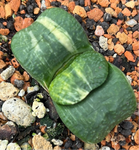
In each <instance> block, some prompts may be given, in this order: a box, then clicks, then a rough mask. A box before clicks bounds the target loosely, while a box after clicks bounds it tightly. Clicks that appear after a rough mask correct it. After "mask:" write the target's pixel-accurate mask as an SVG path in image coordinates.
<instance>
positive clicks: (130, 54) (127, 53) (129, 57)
mask: <svg viewBox="0 0 139 150" xmlns="http://www.w3.org/2000/svg"><path fill="white" fill-rule="evenodd" d="M124 55H125V57H126V58H127V60H129V61H132V62H135V61H136V60H135V58H134V56H133V55H132V53H131V52H129V51H126V52H125V53H124Z"/></svg>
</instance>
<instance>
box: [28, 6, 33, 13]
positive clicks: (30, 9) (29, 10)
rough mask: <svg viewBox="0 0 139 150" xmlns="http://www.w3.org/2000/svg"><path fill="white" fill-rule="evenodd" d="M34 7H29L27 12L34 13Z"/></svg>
mask: <svg viewBox="0 0 139 150" xmlns="http://www.w3.org/2000/svg"><path fill="white" fill-rule="evenodd" d="M33 9H34V8H33V6H32V5H29V6H28V7H27V12H28V13H29V14H30V13H33Z"/></svg>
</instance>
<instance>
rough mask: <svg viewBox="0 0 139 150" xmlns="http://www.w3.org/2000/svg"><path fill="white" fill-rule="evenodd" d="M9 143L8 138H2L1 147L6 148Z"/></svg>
mask: <svg viewBox="0 0 139 150" xmlns="http://www.w3.org/2000/svg"><path fill="white" fill-rule="evenodd" d="M7 144H8V140H0V149H1V150H6V147H7Z"/></svg>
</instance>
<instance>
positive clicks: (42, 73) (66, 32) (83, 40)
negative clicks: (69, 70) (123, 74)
mask: <svg viewBox="0 0 139 150" xmlns="http://www.w3.org/2000/svg"><path fill="white" fill-rule="evenodd" d="M57 16H59V17H57ZM65 20H66V21H65ZM75 31H76V32H75ZM11 48H12V52H13V54H14V55H15V57H16V58H17V60H18V61H19V63H20V64H21V65H22V66H23V67H24V68H25V69H26V70H27V71H28V72H29V73H30V75H31V76H32V77H33V78H35V79H36V80H37V81H38V82H39V83H40V84H41V85H42V86H43V87H44V88H47V87H49V84H50V82H51V80H52V79H53V77H54V75H55V73H56V72H57V71H58V70H59V69H60V68H61V67H62V66H63V65H64V64H65V63H67V61H69V60H70V59H71V58H72V57H73V56H74V55H77V54H78V53H79V54H80V53H82V52H84V51H87V50H90V49H92V46H91V45H90V43H89V41H88V38H87V36H86V34H85V32H84V30H83V28H82V27H81V26H80V24H79V23H78V22H77V20H76V19H74V17H72V16H71V15H70V14H68V13H67V12H66V11H64V10H63V9H60V8H52V9H48V10H46V11H44V12H43V13H42V14H41V15H40V16H39V17H38V19H37V20H36V21H35V22H34V23H33V24H32V25H31V26H29V27H28V28H25V29H23V30H21V31H19V32H17V33H16V34H15V35H14V37H13V38H12V43H11Z"/></svg>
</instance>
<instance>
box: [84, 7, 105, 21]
mask: <svg viewBox="0 0 139 150" xmlns="http://www.w3.org/2000/svg"><path fill="white" fill-rule="evenodd" d="M87 16H88V18H89V19H93V20H94V21H96V22H97V21H98V20H99V19H100V18H101V17H102V16H103V12H102V11H101V10H100V9H99V8H94V9H92V10H90V11H88V12H87Z"/></svg>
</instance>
